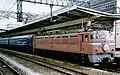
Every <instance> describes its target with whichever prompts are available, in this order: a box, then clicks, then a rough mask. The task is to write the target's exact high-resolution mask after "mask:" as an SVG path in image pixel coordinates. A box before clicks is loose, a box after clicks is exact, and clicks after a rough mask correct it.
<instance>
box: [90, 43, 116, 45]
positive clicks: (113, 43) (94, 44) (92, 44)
mask: <svg viewBox="0 0 120 75" xmlns="http://www.w3.org/2000/svg"><path fill="white" fill-rule="evenodd" d="M88 44H89V45H102V43H88ZM107 44H108V45H115V43H107Z"/></svg>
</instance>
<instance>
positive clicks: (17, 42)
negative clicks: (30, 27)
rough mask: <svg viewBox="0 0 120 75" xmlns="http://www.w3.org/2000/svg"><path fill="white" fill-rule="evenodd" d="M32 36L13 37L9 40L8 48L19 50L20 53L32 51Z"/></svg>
mask: <svg viewBox="0 0 120 75" xmlns="http://www.w3.org/2000/svg"><path fill="white" fill-rule="evenodd" d="M32 37H33V36H32V35H24V36H15V37H11V38H10V39H9V43H10V48H11V49H16V50H21V51H31V50H32Z"/></svg>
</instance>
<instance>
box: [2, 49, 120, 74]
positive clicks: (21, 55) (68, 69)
mask: <svg viewBox="0 0 120 75" xmlns="http://www.w3.org/2000/svg"><path fill="white" fill-rule="evenodd" d="M3 52H4V51H3ZM7 52H8V53H9V54H11V55H13V56H16V57H19V58H21V59H24V60H27V61H30V62H33V63H36V64H38V65H41V66H44V67H47V68H50V69H52V70H55V71H57V72H59V73H62V74H65V75H93V74H94V73H92V74H91V73H88V72H90V71H91V70H89V71H80V70H79V69H77V70H76V69H74V68H71V67H68V66H67V67H66V66H63V65H61V64H55V63H51V62H49V61H46V59H45V60H44V59H42V57H40V56H36V55H31V54H26V53H21V52H15V51H10V52H9V51H5V52H4V53H7ZM41 59H42V60H41ZM103 68H104V67H103ZM97 69H99V68H97ZM106 69H107V68H106ZM106 69H105V68H104V69H102V70H106ZM110 70H111V69H110ZM110 70H108V69H107V70H106V71H110ZM96 72H97V71H96ZM111 72H116V71H114V70H112V71H111ZM111 72H110V73H109V72H108V74H107V75H109V74H112V73H111ZM100 73H101V74H99V73H95V74H94V75H106V73H102V72H100ZM112 75H114V73H113V74H112ZM116 75H119V74H116Z"/></svg>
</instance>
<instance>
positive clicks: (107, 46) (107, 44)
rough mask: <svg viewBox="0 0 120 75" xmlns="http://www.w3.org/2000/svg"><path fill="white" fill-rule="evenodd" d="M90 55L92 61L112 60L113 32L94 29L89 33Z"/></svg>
mask: <svg viewBox="0 0 120 75" xmlns="http://www.w3.org/2000/svg"><path fill="white" fill-rule="evenodd" d="M91 49H92V50H91V51H92V52H91V55H89V59H90V61H91V62H92V63H109V62H113V60H114V57H113V54H114V52H115V38H114V34H113V33H111V32H109V31H94V32H93V33H92V34H91Z"/></svg>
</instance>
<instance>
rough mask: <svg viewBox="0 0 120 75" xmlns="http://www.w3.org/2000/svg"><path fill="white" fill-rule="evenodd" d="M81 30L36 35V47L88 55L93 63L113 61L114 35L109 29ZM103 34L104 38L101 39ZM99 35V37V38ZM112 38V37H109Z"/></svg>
mask: <svg viewBox="0 0 120 75" xmlns="http://www.w3.org/2000/svg"><path fill="white" fill-rule="evenodd" d="M96 34H97V31H94V32H93V31H92V32H81V33H71V34H61V35H50V36H35V37H34V38H33V43H34V44H33V47H34V49H44V50H53V51H61V52H69V53H76V54H80V55H83V56H87V57H88V58H89V61H90V62H91V63H99V62H103V61H107V62H111V61H113V52H114V51H115V39H114V35H112V34H111V33H109V31H99V33H98V34H99V35H97V36H96ZM101 34H102V35H104V36H102V38H103V39H100V37H101ZM97 37H98V38H97ZM108 38H111V39H108Z"/></svg>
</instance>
